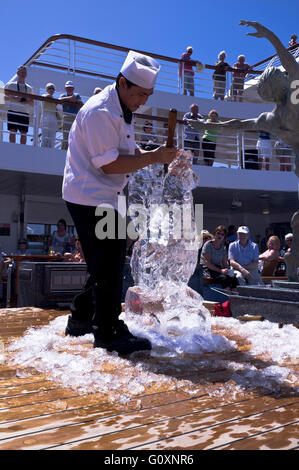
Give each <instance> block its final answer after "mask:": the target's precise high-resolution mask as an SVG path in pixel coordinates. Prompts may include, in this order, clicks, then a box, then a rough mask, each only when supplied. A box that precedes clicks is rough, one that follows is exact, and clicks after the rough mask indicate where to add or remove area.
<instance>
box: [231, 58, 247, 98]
mask: <svg viewBox="0 0 299 470" xmlns="http://www.w3.org/2000/svg"><path fill="white" fill-rule="evenodd" d="M233 68H234V69H237V70H235V71H233V80H232V95H233V97H234V101H237V97H238V98H239V101H243V99H242V95H243V90H244V80H245V77H246V75H247V73H248V71H249V70H250V69H251V67H250V65H249V64H247V63H246V62H245V55H239V57H238V62H236V63H235V64H234V67H233Z"/></svg>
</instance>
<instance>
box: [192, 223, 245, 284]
mask: <svg viewBox="0 0 299 470" xmlns="http://www.w3.org/2000/svg"><path fill="white" fill-rule="evenodd" d="M226 233H227V230H226V228H225V227H224V225H219V226H218V227H216V228H215V230H214V236H213V239H212V240H208V241H207V242H206V243H205V244H204V246H203V247H202V251H201V257H200V263H201V264H202V265H203V274H204V277H205V278H208V279H213V280H214V281H215V282H217V283H219V284H221V287H222V288H223V289H226V288H230V289H234V288H236V286H237V279H236V277H235V275H234V274H233V272H232V270H230V268H229V264H228V259H227V251H226V248H225V238H226Z"/></svg>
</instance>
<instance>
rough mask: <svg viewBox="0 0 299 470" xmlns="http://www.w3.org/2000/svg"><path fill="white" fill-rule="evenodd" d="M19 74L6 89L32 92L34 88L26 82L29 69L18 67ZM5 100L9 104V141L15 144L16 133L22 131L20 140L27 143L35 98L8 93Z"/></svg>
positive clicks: (22, 66)
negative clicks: (30, 116)
mask: <svg viewBox="0 0 299 470" xmlns="http://www.w3.org/2000/svg"><path fill="white" fill-rule="evenodd" d="M17 76H18V79H17V81H15V82H8V83H7V84H6V85H5V87H4V89H5V90H13V91H18V92H22V93H31V94H32V93H33V90H32V88H31V86H30V85H28V83H26V82H25V80H26V77H27V69H26V67H25V66H24V65H20V67H18V70H17ZM5 102H6V104H7V105H8V112H7V129H8V130H9V142H10V143H12V144H14V143H15V142H16V133H17V131H20V134H21V139H20V142H21V144H24V145H25V144H26V142H27V132H28V126H29V115H30V113H31V112H32V106H33V100H32V99H31V98H28V97H24V96H22V97H20V96H18V95H12V94H10V93H6V94H5Z"/></svg>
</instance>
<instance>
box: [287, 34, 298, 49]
mask: <svg viewBox="0 0 299 470" xmlns="http://www.w3.org/2000/svg"><path fill="white" fill-rule="evenodd" d="M296 43H297V35H296V34H292V36H291V39H290V40H289V46H290V47H291V46H294V45H295V44H296Z"/></svg>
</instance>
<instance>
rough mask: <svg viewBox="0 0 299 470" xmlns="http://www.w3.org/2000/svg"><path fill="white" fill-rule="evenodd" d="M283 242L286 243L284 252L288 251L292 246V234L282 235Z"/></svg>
mask: <svg viewBox="0 0 299 470" xmlns="http://www.w3.org/2000/svg"><path fill="white" fill-rule="evenodd" d="M284 240H285V244H286V251H285V253H289V252H290V251H291V248H292V241H293V234H292V233H287V234H286V236H285V237H284Z"/></svg>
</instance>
